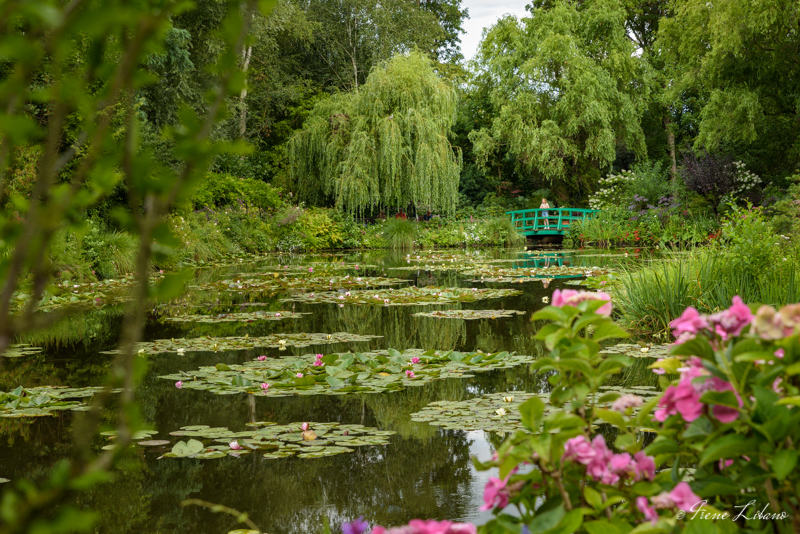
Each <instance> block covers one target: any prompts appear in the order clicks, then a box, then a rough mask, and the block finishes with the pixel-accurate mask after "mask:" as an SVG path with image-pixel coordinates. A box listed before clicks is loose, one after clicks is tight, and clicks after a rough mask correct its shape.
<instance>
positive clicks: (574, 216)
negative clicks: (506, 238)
mask: <svg viewBox="0 0 800 534" xmlns="http://www.w3.org/2000/svg"><path fill="white" fill-rule="evenodd" d="M544 212H547V217H545V216H544ZM597 212H598V210H587V209H581V208H548V209H546V210H544V209H533V210H517V211H508V212H506V215H511V222H512V223H513V224H514V227H515V228H516V229H517V231H518V232H520V233H522V234H525V235H535V234H563V233H564V232H566V231H567V229H568V228H569V227H570V224H571V223H572V222H573V221H582V220H584V219H589V218H591V217H592V216H593V215H594V214H595V213H597Z"/></svg>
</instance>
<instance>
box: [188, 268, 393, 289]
mask: <svg viewBox="0 0 800 534" xmlns="http://www.w3.org/2000/svg"><path fill="white" fill-rule="evenodd" d="M312 269H313V267H312ZM270 274H272V275H273V276H270ZM309 274H310V273H309ZM319 274H324V273H319V272H318V273H314V276H311V275H309V276H303V275H300V276H298V275H296V271H293V272H292V273H291V274H290V273H279V272H275V273H268V274H264V275H261V277H260V278H243V279H234V280H220V281H218V282H211V283H207V284H202V285H198V286H193V289H199V290H205V291H229V292H234V293H263V292H273V293H277V292H282V291H289V290H303V291H316V290H322V291H324V290H328V289H339V288H345V289H358V288H361V289H363V288H367V287H380V286H393V285H400V284H405V283H407V282H408V280H403V279H401V278H384V277H380V276H366V277H362V276H351V275H345V276H341V275H327V276H319ZM287 275H288V276H287Z"/></svg>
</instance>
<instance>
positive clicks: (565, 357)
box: [475, 291, 800, 534]
mask: <svg viewBox="0 0 800 534" xmlns="http://www.w3.org/2000/svg"><path fill="white" fill-rule="evenodd" d="M606 298H607V295H603V294H596V293H594V294H592V293H586V292H574V291H565V292H564V293H560V292H558V291H557V292H556V293H555V294H554V295H553V304H554V305H553V306H549V307H547V308H545V309H543V310H540V311H538V312H537V313H536V314H534V316H533V319H534V320H547V321H551V322H550V324H548V325H546V326H544V327H543V328H542V329H541V330H540V331H539V332H538V334H537V336H536V337H537V339H539V340H542V341H543V342H544V343H545V344H546V346H547V348H548V350H549V351H550V355H549V356H548V357H543V358H540V359H539V360H537V361H536V362H535V363H534V364H533V365H532V367H533V368H535V369H538V370H539V371H542V372H547V373H549V374H550V378H549V381H550V383H551V384H552V386H553V389H552V392H551V393H550V396H549V405H550V406H549V410H546V408H548V406H546V405H545V402H543V400H542V399H540V398H539V397H533V398H531V399H529V400H527V401H526V402H524V403H523V404H522V405H520V407H519V418H520V420H521V423H522V425H523V426H524V428H525V429H526V431H527V432H516V433H514V434H513V435H511V437H510V438H509V439H507V440H506V441H505V443H503V445H502V446H501V447H499V448H498V451H497V454H496V456H495V459H493V460H492V461H491V462H488V463H480V462H477V461H476V462H475V463H476V467H477V468H478V469H479V470H485V469H489V468H492V467H497V468H499V470H500V474H499V477H492V478H490V479H489V482H488V483H487V485H486V487H485V490H484V503H485V504H484V509H493V510H494V514H495V515H496V517H495V518H493V519H492V520H490V521H489V522H487V523H486V524H485V525H483V526H482V527H480V532H481V533H483V534H494V533H499V532H520V531H522V532H526V531H531V532H542V531H544V530H545V529H546V530H547V531H548V532H570V533H572V532H575V533H590V534H593V533H597V532H642V533H643V532H653V533H655V532H721V533H722V532H734V531H739V530H740V529H744V528H746V529H748V531H750V530H751V529H752V531H754V532H755V531H758V532H767V531H769V532H791V531H796V526H797V525H796V518H797V517H800V504H798V501H797V499H795V495H796V488H797V487H798V484H800V471H798V470H797V469H796V468H795V467H796V465H797V462H798V456H799V455H798V451H797V449H796V446H795V444H796V443H797V442H798V440H800V426H798V422H800V414H798V413H797V409H796V408H794V406H796V405H797V403H798V402H800V396H798V392H799V391H800V380H799V379H798V375H800V335H798V334H800V319H798V317H800V315H798V311H799V310H800V305H793V306H787V307H786V308H784V309H782V310H780V311H776V310H775V309H774V308H771V307H768V306H763V307H760V308H758V310H757V313H756V314H755V315H754V314H753V310H755V309H756V307H755V306H754V307H753V310H751V309H750V308H749V307H747V306H745V305H744V304H743V303H742V301H741V300H740V299H739V298H738V297H736V298H734V299H733V305H732V306H730V307H729V308H728V309H726V310H724V311H722V312H720V313H718V314H715V315H711V316H705V315H701V314H698V313H697V311H696V310H693V309H691V308H690V309H687V310H685V311H684V312H683V314H682V315H681V318H680V320H678V321H675V322H673V323H672V327H673V329H674V334H675V335H676V336H679V337H678V340H677V342H676V344H675V345H674V347H673V348H672V349H671V357H669V358H666V359H663V360H659V361H657V362H655V363H653V364H651V365H650V366H649V367H650V368H651V369H654V370H655V371H658V372H659V373H662V374H663V373H666V374H668V375H671V376H676V375H679V378H678V379H677V380H669V379H667V378H666V376H662V378H661V379H660V381H659V382H660V386H661V388H662V389H664V390H665V391H664V393H663V394H661V395H659V396H657V397H654V398H652V399H649V400H645V399H643V398H642V397H641V396H640V393H638V392H636V393H633V392H631V393H626V394H624V395H623V394H622V392H617V391H613V388H609V387H607V386H608V385H609V382H610V380H611V379H612V377H613V376H614V375H615V374H618V373H620V372H621V371H623V370H625V369H629V368H631V367H633V366H634V362H635V359H634V358H631V357H629V356H626V355H621V354H607V355H606V354H601V353H600V349H601V346H600V342H602V341H604V340H607V339H612V338H622V337H627V334H626V333H625V332H624V331H622V330H621V329H620V328H619V327H618V326H616V325H615V324H614V323H613V322H612V321H611V320H610V318H609V317H608V314H609V313H610V303H609V302H606V300H605V299H606ZM604 310H605V311H604ZM589 331H591V332H593V333H589ZM698 355H699V356H698ZM503 416H504V414H500V417H503ZM642 429H644V430H645V432H647V435H648V436H652V437H648V438H643V436H642V434H643V433H642ZM523 466H525V468H522V469H521V467H523ZM754 504H757V506H753V505H754ZM508 505H513V506H514V507H515V508H516V510H515V512H516V513H514V514H513V515H510V514H506V513H502V511H503V509H504V508H506V507H507V506H508ZM748 508H749V509H748ZM700 509H703V513H706V514H714V513H716V514H719V515H718V517H717V518H716V519H718V521H716V523H714V522H712V520H711V519H709V518H708V517H709V516H706V517H703V516H702V515H698V514H697V513H696V512H698V511H699V510H700ZM742 511H744V512H745V514H741V513H740V512H742ZM759 512H760V513H759ZM723 514H726V515H723ZM742 515H744V517H742ZM720 516H721V517H720ZM734 516H735V517H734ZM712 519H714V518H712ZM523 525H524V527H523Z"/></svg>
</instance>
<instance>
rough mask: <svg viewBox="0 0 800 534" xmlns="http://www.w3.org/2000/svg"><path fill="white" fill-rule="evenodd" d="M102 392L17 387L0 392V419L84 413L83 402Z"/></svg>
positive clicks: (98, 388) (95, 389) (93, 388)
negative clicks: (56, 413) (59, 413)
mask: <svg viewBox="0 0 800 534" xmlns="http://www.w3.org/2000/svg"><path fill="white" fill-rule="evenodd" d="M102 390H103V388H102V387H85V388H68V387H60V386H40V387H35V388H23V387H22V386H19V387H17V388H16V389H14V390H13V391H9V392H3V391H0V417H45V416H50V415H54V413H53V412H57V411H64V410H72V411H85V410H87V409H88V406H87V405H86V402H84V400H85V399H87V398H89V397H92V396H93V395H95V394H96V393H98V392H99V391H102ZM119 391H120V390H119V389H115V390H112V392H113V393H118V392H119Z"/></svg>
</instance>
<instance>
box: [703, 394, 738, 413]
mask: <svg viewBox="0 0 800 534" xmlns="http://www.w3.org/2000/svg"><path fill="white" fill-rule="evenodd" d="M700 402H702V403H704V404H717V405H720V406H730V407H731V408H736V409H738V408H739V400H738V399H737V398H736V395H734V393H733V391H706V392H705V393H703V396H702V397H700Z"/></svg>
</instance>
